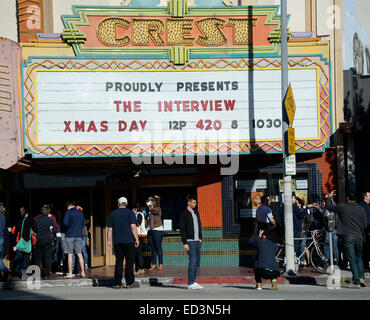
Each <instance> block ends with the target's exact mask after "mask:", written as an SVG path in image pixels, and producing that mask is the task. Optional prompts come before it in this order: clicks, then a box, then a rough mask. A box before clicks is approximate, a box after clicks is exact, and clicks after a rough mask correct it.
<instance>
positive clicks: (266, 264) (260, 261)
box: [249, 226, 280, 290]
mask: <svg viewBox="0 0 370 320" xmlns="http://www.w3.org/2000/svg"><path fill="white" fill-rule="evenodd" d="M273 232H274V231H273V228H272V227H271V226H266V227H265V229H260V230H259V234H258V236H256V237H254V238H252V239H251V240H250V241H249V243H250V244H251V245H252V246H254V247H255V248H256V249H257V258H256V262H255V265H254V274H255V280H256V289H257V290H262V278H263V279H269V280H271V284H272V289H273V290H277V289H278V287H277V278H278V277H279V275H280V270H279V266H278V264H277V261H276V259H275V256H276V252H277V250H278V246H277V244H276V243H275V242H273V241H272V238H273Z"/></svg>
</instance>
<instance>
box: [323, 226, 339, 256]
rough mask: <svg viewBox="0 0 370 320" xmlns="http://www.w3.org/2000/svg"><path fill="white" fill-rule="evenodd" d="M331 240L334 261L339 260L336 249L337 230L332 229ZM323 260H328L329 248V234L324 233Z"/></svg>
mask: <svg viewBox="0 0 370 320" xmlns="http://www.w3.org/2000/svg"><path fill="white" fill-rule="evenodd" d="M331 235H332V239H333V251H334V259H335V260H336V261H338V260H339V249H338V235H337V230H336V229H334V230H333V232H332V233H331ZM325 259H326V260H328V261H329V260H330V246H329V232H327V231H326V232H325Z"/></svg>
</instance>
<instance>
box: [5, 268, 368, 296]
mask: <svg viewBox="0 0 370 320" xmlns="http://www.w3.org/2000/svg"><path fill="white" fill-rule="evenodd" d="M86 275H87V277H86V278H84V279H83V278H80V277H76V278H74V279H63V276H62V275H56V274H52V277H51V279H50V280H42V281H41V283H40V284H41V287H66V286H68V287H69V286H91V287H96V286H103V287H106V286H112V285H113V284H114V280H113V278H114V267H113V266H110V267H98V268H91V269H90V268H89V269H87V272H86ZM340 276H341V278H342V279H341V280H342V283H343V281H345V280H351V277H352V273H351V272H350V271H347V270H341V274H340ZM328 277H329V275H328V274H321V273H318V272H316V270H314V269H312V268H310V267H307V268H304V269H303V270H299V272H298V274H297V275H296V276H286V275H282V276H281V277H280V278H278V283H280V284H306V285H325V286H326V284H327V280H328ZM366 279H368V281H369V282H370V277H366ZM136 280H137V281H140V282H141V283H142V284H149V285H171V284H184V285H186V284H187V268H186V267H168V268H165V269H164V270H163V271H158V270H156V271H148V270H145V274H143V275H140V276H137V277H136ZM197 282H198V283H202V284H207V283H209V284H211V283H213V284H215V283H219V284H222V283H254V274H253V269H251V268H246V267H203V268H202V267H201V268H200V270H199V273H198V278H197ZM22 288H23V289H24V288H27V281H21V280H20V279H19V278H14V277H12V278H9V279H8V281H6V282H0V290H4V289H22Z"/></svg>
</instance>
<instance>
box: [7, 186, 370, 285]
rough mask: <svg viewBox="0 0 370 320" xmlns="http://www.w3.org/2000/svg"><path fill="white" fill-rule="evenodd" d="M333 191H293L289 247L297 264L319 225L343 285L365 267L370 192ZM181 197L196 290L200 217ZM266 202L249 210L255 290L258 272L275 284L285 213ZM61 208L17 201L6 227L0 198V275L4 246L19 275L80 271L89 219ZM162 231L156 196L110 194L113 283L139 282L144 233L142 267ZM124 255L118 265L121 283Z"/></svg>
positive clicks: (361, 281) (159, 255) (158, 248)
mask: <svg viewBox="0 0 370 320" xmlns="http://www.w3.org/2000/svg"><path fill="white" fill-rule="evenodd" d="M335 196H336V193H335V191H332V192H330V193H329V194H327V195H325V197H324V200H323V201H322V203H321V204H318V203H311V204H307V205H305V203H304V201H303V200H302V199H300V198H298V197H296V196H295V195H293V197H292V212H293V228H294V251H295V254H296V256H300V257H301V267H303V266H304V265H307V264H308V263H309V259H310V257H309V252H308V250H307V238H308V234H309V233H310V232H311V231H312V230H321V231H323V232H324V234H325V257H326V261H327V263H328V264H329V257H330V250H329V237H330V236H331V237H332V240H333V242H332V244H333V256H334V263H336V264H339V262H340V261H341V262H342V263H343V262H345V261H348V262H349V266H350V269H351V271H352V274H353V279H352V280H353V283H351V285H350V286H349V287H351V288H361V287H363V286H366V283H365V271H366V270H367V271H369V259H370V252H369V251H370V192H364V193H362V194H361V201H360V203H357V202H356V195H355V194H354V193H352V192H349V193H348V194H347V201H346V202H345V203H341V204H336V203H335V201H334V198H335ZM184 202H186V208H185V209H184V211H183V212H182V213H181V214H180V219H179V221H180V234H181V241H182V242H183V245H184V250H185V251H186V252H187V254H188V256H189V266H188V289H191V290H199V289H202V288H203V287H202V286H201V285H199V284H198V283H197V282H196V277H197V271H198V268H199V266H200V257H201V247H202V226H201V219H200V214H199V212H198V210H197V208H196V207H197V200H196V198H195V197H194V196H190V195H189V196H188V197H187V199H186V200H185V201H184ZM270 204H271V197H269V196H268V195H264V196H263V197H262V198H261V205H260V206H259V207H258V208H257V211H256V222H257V225H256V230H255V232H256V236H254V237H252V239H251V240H250V242H249V243H250V244H251V245H252V246H254V247H255V248H256V249H257V258H256V262H255V267H254V271H255V279H256V289H258V290H261V289H262V279H271V280H272V287H273V289H275V290H276V289H277V281H276V280H277V277H278V276H279V275H280V269H279V267H278V264H277V261H276V258H275V255H276V252H277V248H278V246H277V244H276V242H277V240H276V239H277V238H276V234H278V231H279V230H280V231H282V230H284V221H285V212H284V206H282V207H280V212H279V215H278V216H277V215H275V216H274V214H273V212H272V210H271V208H270ZM66 209H67V210H66V213H65V214H64V216H63V215H62V212H61V211H58V212H57V213H56V216H54V215H53V214H52V212H51V211H52V206H51V205H48V204H45V205H43V206H42V207H41V214H40V215H38V216H36V217H34V218H31V217H30V215H29V213H28V211H27V210H26V209H25V208H21V209H20V214H21V219H19V221H17V223H16V224H15V225H14V226H11V225H10V224H9V222H7V219H6V218H5V212H6V209H5V207H4V205H3V204H2V203H0V271H1V276H2V279H3V280H6V279H7V278H8V276H9V273H10V272H9V270H8V268H7V267H6V266H5V264H4V262H3V257H4V253H5V251H6V250H5V248H6V247H7V246H9V247H10V248H11V251H12V252H13V253H14V254H13V264H12V272H13V273H15V274H16V275H18V276H19V277H21V278H23V279H24V278H25V277H26V276H27V274H26V270H27V267H28V266H29V264H35V265H37V266H39V267H40V266H41V265H42V266H43V278H44V279H49V278H50V274H51V270H52V264H54V265H56V271H57V272H58V271H59V272H61V273H62V272H63V274H64V278H66V279H71V278H72V277H73V272H74V268H75V266H76V269H77V271H75V274H77V275H79V276H81V277H86V268H88V255H87V251H86V245H87V243H88V225H89V220H88V219H86V218H85V217H84V214H83V209H82V208H81V207H80V206H78V205H77V203H76V202H75V201H68V202H67V203H66ZM329 216H334V217H335V219H334V220H333V221H334V222H335V223H334V224H335V226H334V227H329V223H328V220H327V219H328V217H329ZM163 236H164V228H163V224H162V209H161V206H160V197H159V196H156V195H154V196H151V197H149V198H148V199H147V200H146V202H145V205H142V204H140V203H136V204H135V205H134V206H133V209H132V210H130V209H128V200H127V198H125V197H120V198H119V199H118V201H117V209H115V210H114V211H113V212H112V213H111V214H110V216H109V219H108V235H107V247H108V249H110V250H113V249H114V252H115V256H116V265H115V284H114V288H117V289H119V288H136V287H139V286H140V284H139V282H137V281H135V276H136V275H140V274H143V273H144V272H145V271H144V259H143V253H142V246H143V240H144V239H145V238H147V242H148V244H149V247H150V252H151V266H150V268H149V271H152V270H156V269H157V270H163V250H162V240H163ZM282 239H283V237H282ZM281 242H284V240H282V241H281ZM339 243H342V244H343V248H344V250H343V249H340V245H339ZM75 257H77V258H75ZM124 260H125V261H126V266H125V274H124V278H125V284H124V285H123V284H122V279H123V261H124ZM344 267H345V266H344Z"/></svg>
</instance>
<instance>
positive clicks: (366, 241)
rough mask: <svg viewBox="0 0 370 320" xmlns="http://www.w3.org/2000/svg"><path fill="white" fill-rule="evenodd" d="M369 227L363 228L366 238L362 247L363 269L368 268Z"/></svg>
mask: <svg viewBox="0 0 370 320" xmlns="http://www.w3.org/2000/svg"><path fill="white" fill-rule="evenodd" d="M369 232H370V228H369V227H368V228H367V229H366V230H365V234H366V238H365V242H364V247H363V250H364V251H363V260H364V267H365V269H367V270H368V269H369V260H370V236H369Z"/></svg>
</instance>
